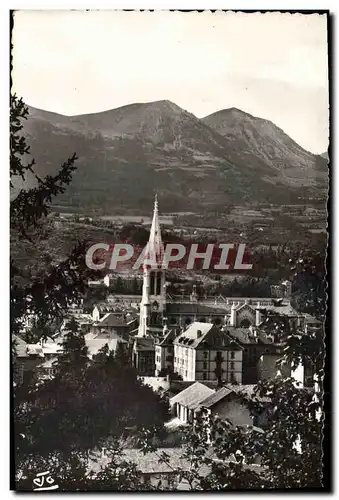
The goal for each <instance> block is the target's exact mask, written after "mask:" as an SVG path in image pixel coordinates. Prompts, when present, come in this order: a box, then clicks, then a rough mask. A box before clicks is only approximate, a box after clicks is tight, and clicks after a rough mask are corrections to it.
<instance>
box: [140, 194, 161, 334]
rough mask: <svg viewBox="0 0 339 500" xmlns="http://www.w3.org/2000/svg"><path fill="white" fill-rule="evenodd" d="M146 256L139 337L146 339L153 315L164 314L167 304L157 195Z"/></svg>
mask: <svg viewBox="0 0 339 500" xmlns="http://www.w3.org/2000/svg"><path fill="white" fill-rule="evenodd" d="M144 255H145V260H144V264H143V290H142V298H141V303H140V315H139V331H138V336H139V337H146V336H147V335H148V331H149V327H150V326H151V321H153V319H152V315H153V316H154V315H157V314H163V312H164V308H165V304H166V287H165V272H164V269H163V267H162V260H163V256H164V245H163V242H162V238H161V231H160V224H159V213H158V198H157V195H155V199H154V210H153V219H152V225H151V231H150V235H149V240H148V243H147V245H146V251H145V254H144ZM153 313H154V314H153Z"/></svg>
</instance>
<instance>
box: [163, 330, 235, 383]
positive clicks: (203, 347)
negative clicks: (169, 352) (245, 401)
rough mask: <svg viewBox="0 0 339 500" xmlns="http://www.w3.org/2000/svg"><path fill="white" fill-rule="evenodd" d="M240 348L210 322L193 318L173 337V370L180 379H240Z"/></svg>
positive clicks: (229, 380) (225, 380) (231, 380)
mask: <svg viewBox="0 0 339 500" xmlns="http://www.w3.org/2000/svg"><path fill="white" fill-rule="evenodd" d="M242 355H243V348H242V347H241V346H240V345H239V344H238V343H237V342H236V341H235V340H234V339H233V338H232V337H230V336H229V335H228V334H227V333H226V332H225V331H223V330H222V329H220V328H219V327H217V326H216V325H213V323H200V322H194V323H193V324H192V325H190V326H189V327H188V328H187V330H185V331H184V332H183V333H181V335H180V336H178V337H177V338H176V339H175V340H174V366H173V370H174V372H175V373H178V374H179V375H181V376H182V378H183V380H219V381H220V382H221V381H223V382H237V383H239V384H241V383H242Z"/></svg>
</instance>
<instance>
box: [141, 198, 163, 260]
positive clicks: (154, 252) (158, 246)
mask: <svg viewBox="0 0 339 500" xmlns="http://www.w3.org/2000/svg"><path fill="white" fill-rule="evenodd" d="M163 256H164V245H163V242H162V238H161V231H160V223H159V210H158V196H157V194H155V198H154V210H153V219H152V225H151V231H150V235H149V240H148V243H147V249H146V255H145V257H146V259H147V260H149V259H150V260H154V263H156V264H159V265H160V264H161V263H162V259H163Z"/></svg>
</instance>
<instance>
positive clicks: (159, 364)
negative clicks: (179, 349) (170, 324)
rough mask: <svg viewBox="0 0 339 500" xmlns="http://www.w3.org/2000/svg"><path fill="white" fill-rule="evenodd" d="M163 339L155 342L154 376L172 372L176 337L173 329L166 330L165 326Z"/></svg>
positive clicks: (176, 333)
mask: <svg viewBox="0 0 339 500" xmlns="http://www.w3.org/2000/svg"><path fill="white" fill-rule="evenodd" d="M163 335H164V337H163V338H159V339H158V340H156V341H155V376H156V377H158V376H159V375H160V374H161V373H165V374H166V375H167V374H169V373H173V371H174V344H173V342H174V340H175V338H176V336H177V335H178V332H177V331H176V330H175V329H172V330H168V328H167V326H166V325H165V327H164V330H163Z"/></svg>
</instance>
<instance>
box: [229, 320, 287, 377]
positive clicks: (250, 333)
mask: <svg viewBox="0 0 339 500" xmlns="http://www.w3.org/2000/svg"><path fill="white" fill-rule="evenodd" d="M224 331H225V332H226V333H227V334H228V335H229V336H230V337H232V338H234V339H235V340H236V341H237V342H238V344H239V345H240V346H241V347H242V348H243V355H242V383H243V384H256V383H257V382H258V381H259V380H262V378H265V377H263V369H260V368H259V365H258V363H259V359H260V357H261V356H262V355H263V354H265V355H266V354H267V355H272V356H276V354H277V353H278V352H280V347H279V346H278V345H277V344H275V343H274V342H273V340H274V339H273V337H271V336H268V335H266V334H265V333H264V332H262V331H260V329H257V328H252V327H250V328H235V327H232V326H227V327H224ZM265 359H268V358H265ZM266 378H267V377H266Z"/></svg>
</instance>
